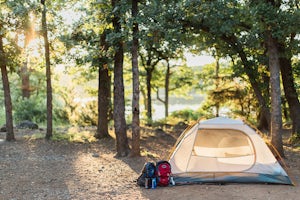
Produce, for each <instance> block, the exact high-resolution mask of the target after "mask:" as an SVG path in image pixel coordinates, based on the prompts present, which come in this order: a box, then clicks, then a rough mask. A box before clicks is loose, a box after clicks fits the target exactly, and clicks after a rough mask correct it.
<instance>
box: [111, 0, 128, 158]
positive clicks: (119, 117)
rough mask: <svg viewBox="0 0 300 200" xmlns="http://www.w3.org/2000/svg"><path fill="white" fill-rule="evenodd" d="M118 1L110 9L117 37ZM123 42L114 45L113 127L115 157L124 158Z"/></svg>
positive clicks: (118, 32) (114, 0) (120, 40)
mask: <svg viewBox="0 0 300 200" xmlns="http://www.w3.org/2000/svg"><path fill="white" fill-rule="evenodd" d="M119 2H120V1H119V0H112V1H111V3H112V9H113V10H115V13H114V16H113V19H112V22H113V27H114V32H115V34H117V35H120V34H121V33H122V31H121V24H120V14H121V13H120V8H117V7H118V6H119V5H118V3H119ZM123 59H124V50H123V41H122V39H120V38H119V39H118V41H117V43H116V45H115V55H114V112H113V115H114V127H115V134H116V146H117V155H116V156H117V157H125V156H127V155H128V153H129V145H128V138H127V133H126V120H125V100H124V83H123Z"/></svg>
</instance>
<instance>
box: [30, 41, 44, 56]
mask: <svg viewBox="0 0 300 200" xmlns="http://www.w3.org/2000/svg"><path fill="white" fill-rule="evenodd" d="M40 46H41V40H40V39H39V38H34V39H32V40H31V41H30V42H29V44H28V48H27V51H28V53H29V56H30V57H40V56H41V52H40Z"/></svg>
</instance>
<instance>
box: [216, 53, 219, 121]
mask: <svg viewBox="0 0 300 200" xmlns="http://www.w3.org/2000/svg"><path fill="white" fill-rule="evenodd" d="M215 59H216V73H215V86H216V91H219V85H220V80H219V72H220V58H219V56H218V52H217V49H216V55H215ZM215 105H216V117H219V116H220V103H219V102H215Z"/></svg>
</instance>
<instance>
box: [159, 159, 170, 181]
mask: <svg viewBox="0 0 300 200" xmlns="http://www.w3.org/2000/svg"><path fill="white" fill-rule="evenodd" d="M156 177H157V185H158V186H168V185H169V184H170V177H171V165H170V163H169V162H168V161H165V160H162V161H159V162H157V163H156Z"/></svg>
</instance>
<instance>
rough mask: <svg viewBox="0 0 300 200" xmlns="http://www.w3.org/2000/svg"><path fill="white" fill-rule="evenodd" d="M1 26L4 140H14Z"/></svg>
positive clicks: (0, 64) (0, 28) (0, 26)
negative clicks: (4, 119)
mask: <svg viewBox="0 0 300 200" xmlns="http://www.w3.org/2000/svg"><path fill="white" fill-rule="evenodd" d="M1 31H2V24H0V68H1V75H2V83H3V90H4V104H5V117H6V140H7V141H12V140H15V135H14V129H13V116H12V103H11V96H10V87H9V80H8V74H7V69H6V56H5V52H4V47H3V37H2V32H1Z"/></svg>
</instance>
